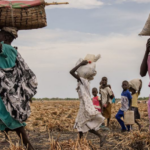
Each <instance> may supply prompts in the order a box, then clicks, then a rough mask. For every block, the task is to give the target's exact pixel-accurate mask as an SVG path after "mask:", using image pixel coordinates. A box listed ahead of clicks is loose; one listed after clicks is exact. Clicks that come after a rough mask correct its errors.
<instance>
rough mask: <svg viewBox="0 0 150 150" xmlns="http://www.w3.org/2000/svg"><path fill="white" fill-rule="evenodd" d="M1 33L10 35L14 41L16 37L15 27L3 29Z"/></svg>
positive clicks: (16, 30)
mask: <svg viewBox="0 0 150 150" xmlns="http://www.w3.org/2000/svg"><path fill="white" fill-rule="evenodd" d="M2 31H5V32H8V33H10V34H11V35H12V36H13V37H14V38H15V39H16V38H17V37H18V33H17V32H18V29H17V28H15V27H4V28H2Z"/></svg>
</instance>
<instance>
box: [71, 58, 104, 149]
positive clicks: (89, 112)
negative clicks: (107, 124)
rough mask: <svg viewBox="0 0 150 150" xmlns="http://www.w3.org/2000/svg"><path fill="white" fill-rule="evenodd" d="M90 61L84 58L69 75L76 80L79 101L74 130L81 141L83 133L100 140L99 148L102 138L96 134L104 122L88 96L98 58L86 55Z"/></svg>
mask: <svg viewBox="0 0 150 150" xmlns="http://www.w3.org/2000/svg"><path fill="white" fill-rule="evenodd" d="M91 56H92V58H93V59H92V60H89V61H87V59H86V58H85V59H84V60H83V59H80V60H79V61H78V62H77V64H76V67H74V68H73V69H72V70H71V71H70V74H71V75H72V76H73V77H74V78H75V79H77V82H78V88H77V92H78V95H79V99H80V108H79V111H78V115H77V118H76V121H75V125H74V127H75V129H77V130H78V132H79V138H80V139H81V138H82V136H83V133H86V132H88V131H89V132H91V133H93V134H95V135H96V136H98V137H99V138H100V146H102V145H103V142H104V138H102V136H101V135H100V134H99V132H97V130H99V129H100V125H101V124H102V123H103V122H104V117H103V116H102V115H101V113H100V112H98V111H97V110H96V109H95V108H94V105H93V103H92V101H91V96H90V83H89V81H90V80H93V77H94V76H95V75H96V71H95V68H96V63H95V62H96V61H97V60H98V59H99V58H100V56H99V55H98V56H94V55H90V56H89V55H87V57H90V58H91ZM76 72H77V74H76Z"/></svg>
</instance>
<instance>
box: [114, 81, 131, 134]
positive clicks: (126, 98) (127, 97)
mask: <svg viewBox="0 0 150 150" xmlns="http://www.w3.org/2000/svg"><path fill="white" fill-rule="evenodd" d="M128 87H129V83H128V81H123V82H122V88H123V92H122V94H121V108H120V110H119V111H118V113H117V115H116V119H117V120H118V122H119V124H120V125H121V127H122V130H121V131H122V132H125V131H127V130H128V131H130V126H127V128H128V129H126V126H125V124H124V122H123V121H122V119H121V117H124V111H127V110H128V109H129V108H130V106H131V99H132V96H131V94H130V92H129V90H128Z"/></svg>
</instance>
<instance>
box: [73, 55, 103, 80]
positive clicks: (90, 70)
mask: <svg viewBox="0 0 150 150" xmlns="http://www.w3.org/2000/svg"><path fill="white" fill-rule="evenodd" d="M99 58H100V55H97V56H95V55H92V54H88V55H87V56H86V57H85V59H84V60H87V61H89V62H90V63H88V64H87V65H85V66H81V67H80V68H79V69H78V70H77V74H78V75H79V77H82V78H84V79H88V80H93V77H94V76H95V75H96V73H97V72H96V70H95V69H96V61H97V60H98V59H99ZM82 61H83V59H79V60H78V62H77V63H76V66H77V65H78V64H80V63H81V62H82Z"/></svg>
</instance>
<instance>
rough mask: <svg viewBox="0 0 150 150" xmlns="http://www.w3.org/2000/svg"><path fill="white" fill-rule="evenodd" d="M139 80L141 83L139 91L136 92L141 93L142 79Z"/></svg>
mask: <svg viewBox="0 0 150 150" xmlns="http://www.w3.org/2000/svg"><path fill="white" fill-rule="evenodd" d="M140 82H141V85H140V88H139V91H138V94H140V93H141V89H142V84H143V83H142V80H140Z"/></svg>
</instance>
